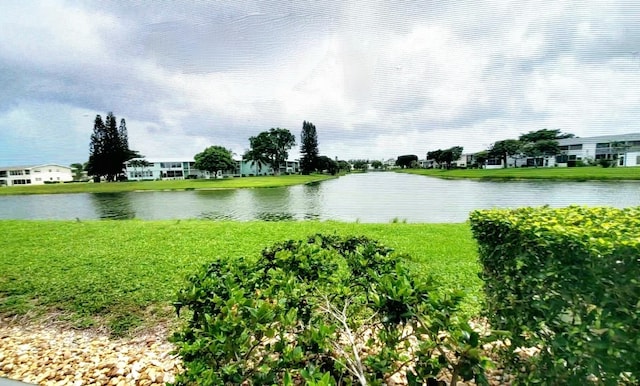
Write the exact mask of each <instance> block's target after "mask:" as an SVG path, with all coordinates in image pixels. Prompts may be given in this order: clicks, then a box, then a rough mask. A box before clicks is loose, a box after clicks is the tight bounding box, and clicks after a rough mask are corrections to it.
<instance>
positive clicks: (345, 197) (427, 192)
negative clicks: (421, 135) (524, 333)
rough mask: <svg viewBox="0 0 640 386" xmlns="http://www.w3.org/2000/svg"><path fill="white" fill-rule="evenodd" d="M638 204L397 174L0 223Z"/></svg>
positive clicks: (71, 202)
mask: <svg viewBox="0 0 640 386" xmlns="http://www.w3.org/2000/svg"><path fill="white" fill-rule="evenodd" d="M570 204H582V205H591V206H596V205H607V206H615V207H626V206H640V182H557V181H556V182H553V181H508V182H480V181H471V180H441V179H437V178H429V177H423V176H414V175H408V174H399V173H375V172H372V173H366V174H352V175H348V176H345V177H340V178H338V179H335V180H329V181H324V182H321V183H317V184H313V185H300V186H293V187H287V188H274V189H238V190H226V191H184V192H131V193H101V194H90V193H87V194H55V195H31V196H0V219H76V218H78V219H130V218H138V219H144V220H157V219H187V218H199V219H213V220H221V219H233V220H241V221H246V220H253V219H261V220H303V219H318V220H329V219H330V220H340V221H356V220H359V221H361V222H389V221H391V220H393V219H394V218H397V219H399V220H407V221H408V222H464V221H465V220H466V219H467V218H468V216H469V212H471V211H472V210H474V209H482V208H514V207H520V206H540V205H550V206H552V207H563V206H567V205H570Z"/></svg>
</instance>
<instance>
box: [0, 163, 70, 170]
mask: <svg viewBox="0 0 640 386" xmlns="http://www.w3.org/2000/svg"><path fill="white" fill-rule="evenodd" d="M44 166H56V167H59V168H65V169H71V167H70V166H64V165H59V164H38V165H14V166H0V170H25V169H35V168H41V167H44Z"/></svg>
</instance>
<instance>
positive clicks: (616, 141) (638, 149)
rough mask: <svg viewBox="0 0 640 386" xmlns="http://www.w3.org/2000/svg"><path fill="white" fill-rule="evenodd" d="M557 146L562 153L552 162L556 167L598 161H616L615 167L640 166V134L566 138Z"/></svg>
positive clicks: (559, 141)
mask: <svg viewBox="0 0 640 386" xmlns="http://www.w3.org/2000/svg"><path fill="white" fill-rule="evenodd" d="M558 144H559V145H560V151H561V152H562V154H560V155H558V156H556V157H555V160H554V161H555V162H554V164H557V165H558V166H575V165H576V162H577V161H582V162H585V163H587V162H590V161H594V160H596V161H597V160H600V159H608V160H613V159H617V162H618V165H617V166H640V133H631V134H620V135H602V136H598V137H587V138H566V139H560V140H558Z"/></svg>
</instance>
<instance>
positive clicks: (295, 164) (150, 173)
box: [125, 159, 300, 181]
mask: <svg viewBox="0 0 640 386" xmlns="http://www.w3.org/2000/svg"><path fill="white" fill-rule="evenodd" d="M136 161H146V164H144V165H140V164H139V163H138V162H136ZM235 163H236V166H235V168H233V169H232V170H225V171H223V172H219V175H218V177H245V176H258V175H263V176H264V175H272V174H274V172H273V168H272V167H271V166H270V165H266V164H264V163H259V162H253V161H249V160H235ZM299 172H300V162H299V161H286V163H284V164H283V165H281V166H280V174H296V173H299ZM125 174H126V176H127V178H128V179H129V180H130V181H142V180H158V179H161V180H184V179H188V178H193V179H195V178H212V177H214V176H213V174H212V173H209V172H208V171H204V170H198V169H196V168H195V161H194V160H185V159H162V160H145V159H135V160H130V161H128V162H126V163H125Z"/></svg>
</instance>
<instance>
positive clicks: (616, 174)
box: [398, 166, 640, 182]
mask: <svg viewBox="0 0 640 386" xmlns="http://www.w3.org/2000/svg"><path fill="white" fill-rule="evenodd" d="M398 172H399V173H407V174H416V175H421V176H427V177H437V178H443V179H473V180H480V181H509V180H557V181H617V182H620V181H640V167H614V168H602V167H599V166H588V167H575V168H559V167H558V168H556V167H553V168H552V167H539V168H532V167H527V168H508V169H450V170H443V169H402V170H398Z"/></svg>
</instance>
